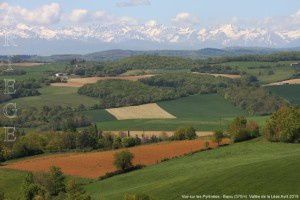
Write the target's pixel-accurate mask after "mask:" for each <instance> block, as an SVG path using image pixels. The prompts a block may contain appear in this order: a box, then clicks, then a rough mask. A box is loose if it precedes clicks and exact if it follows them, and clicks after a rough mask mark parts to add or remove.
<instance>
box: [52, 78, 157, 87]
mask: <svg viewBox="0 0 300 200" xmlns="http://www.w3.org/2000/svg"><path fill="white" fill-rule="evenodd" d="M151 76H153V75H141V76H108V77H88V78H70V79H69V80H68V82H67V83H52V84H51V86H57V87H82V86H84V85H86V84H91V83H96V82H97V81H100V80H115V79H118V80H129V81H138V80H140V79H143V78H148V77H151Z"/></svg>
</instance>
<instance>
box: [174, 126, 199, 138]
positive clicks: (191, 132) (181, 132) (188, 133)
mask: <svg viewBox="0 0 300 200" xmlns="http://www.w3.org/2000/svg"><path fill="white" fill-rule="evenodd" d="M173 137H174V139H175V140H185V139H188V140H193V139H195V138H196V137H197V134H196V130H195V129H194V128H193V127H186V128H180V129H177V130H176V131H175V133H174V136H173Z"/></svg>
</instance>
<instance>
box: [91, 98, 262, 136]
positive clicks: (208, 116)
mask: <svg viewBox="0 0 300 200" xmlns="http://www.w3.org/2000/svg"><path fill="white" fill-rule="evenodd" d="M158 105H159V106H161V107H162V108H163V109H165V110H166V111H167V112H169V113H171V114H173V115H175V116H176V117H177V118H176V119H144V120H121V121H117V120H113V121H109V120H107V114H106V113H105V112H104V113H103V111H90V112H89V115H90V116H91V117H93V118H94V119H95V116H97V113H95V112H99V114H98V115H100V114H101V112H102V114H103V116H104V117H102V118H104V120H102V121H101V120H100V121H98V122H97V125H98V127H99V128H100V129H102V130H111V131H112V130H156V131H159V130H165V131H167V130H175V129H177V128H179V127H183V126H193V127H195V128H196V129H197V130H202V131H211V130H215V129H218V128H226V127H227V124H228V123H229V122H230V121H231V120H233V119H234V117H236V116H241V115H244V116H247V113H246V112H245V111H243V110H241V109H239V108H236V107H234V106H233V105H232V104H231V103H229V102H228V101H227V100H225V99H224V98H223V97H221V96H219V95H217V94H204V95H203V94H199V95H193V96H190V97H185V98H180V99H177V100H171V101H164V102H159V103H158ZM250 118H252V119H254V120H256V121H257V122H258V123H259V124H261V125H262V124H263V123H264V121H265V119H266V118H267V117H250Z"/></svg>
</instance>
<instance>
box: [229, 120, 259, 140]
mask: <svg viewBox="0 0 300 200" xmlns="http://www.w3.org/2000/svg"><path fill="white" fill-rule="evenodd" d="M227 132H228V133H229V134H230V136H231V138H232V140H233V141H234V142H241V141H245V140H249V139H252V138H256V137H258V136H259V126H258V125H257V123H256V122H254V121H249V122H248V121H247V119H246V118H245V117H237V118H235V120H234V121H233V122H232V123H231V124H230V125H229V126H228V130H227Z"/></svg>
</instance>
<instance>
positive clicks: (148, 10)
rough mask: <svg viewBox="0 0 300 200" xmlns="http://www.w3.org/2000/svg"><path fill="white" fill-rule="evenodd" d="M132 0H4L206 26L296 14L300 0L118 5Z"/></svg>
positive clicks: (169, 0) (154, 0)
mask: <svg viewBox="0 0 300 200" xmlns="http://www.w3.org/2000/svg"><path fill="white" fill-rule="evenodd" d="M126 1H130V0H97V1H96V0H56V1H53V0H12V1H5V2H7V3H9V4H11V5H18V6H21V7H23V8H27V9H35V8H38V7H40V6H42V5H45V4H49V3H53V2H55V3H58V4H59V5H60V6H61V9H62V10H63V11H64V12H70V11H72V10H73V9H86V10H89V11H96V10H105V11H106V12H109V13H112V14H114V15H116V16H129V17H134V18H137V19H139V20H142V21H143V20H144V21H146V20H150V19H154V20H157V21H158V22H160V23H168V22H169V21H170V19H171V18H172V17H174V16H175V15H176V14H178V13H180V12H188V13H191V14H193V15H195V16H197V17H199V19H200V20H201V22H202V24H203V25H209V24H210V23H217V22H222V21H228V20H230V19H232V18H238V19H241V20H245V19H247V20H254V19H256V20H259V19H264V18H267V17H280V16H287V15H291V14H293V13H296V12H297V10H298V9H299V8H300V0H149V1H150V3H151V5H145V6H143V5H142V6H132V7H117V6H116V4H117V3H118V2H126Z"/></svg>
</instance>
